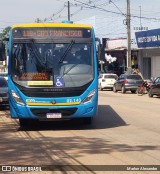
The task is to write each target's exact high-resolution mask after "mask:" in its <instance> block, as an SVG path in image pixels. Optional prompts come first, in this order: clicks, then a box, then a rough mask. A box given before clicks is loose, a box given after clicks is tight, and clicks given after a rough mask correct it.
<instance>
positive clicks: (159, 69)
mask: <svg viewBox="0 0 160 174" xmlns="http://www.w3.org/2000/svg"><path fill="white" fill-rule="evenodd" d="M151 66H152V67H151V75H152V77H158V76H160V56H153V57H152V59H151Z"/></svg>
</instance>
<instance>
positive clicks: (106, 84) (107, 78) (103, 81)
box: [98, 73, 118, 91]
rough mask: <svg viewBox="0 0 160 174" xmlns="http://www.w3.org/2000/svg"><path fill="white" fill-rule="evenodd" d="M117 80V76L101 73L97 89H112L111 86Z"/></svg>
mask: <svg viewBox="0 0 160 174" xmlns="http://www.w3.org/2000/svg"><path fill="white" fill-rule="evenodd" d="M117 79H118V76H117V74H110V73H103V74H100V75H99V78H98V87H99V89H100V90H101V91H102V90H103V89H113V84H114V83H115V81H116V80H117Z"/></svg>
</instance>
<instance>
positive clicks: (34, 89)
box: [8, 23, 98, 126]
mask: <svg viewBox="0 0 160 174" xmlns="http://www.w3.org/2000/svg"><path fill="white" fill-rule="evenodd" d="M8 56H9V62H8V65H9V66H8V88H9V103H10V114H11V118H14V119H19V122H20V126H25V125H26V124H27V123H28V121H30V120H33V119H35V120H48V121H49V120H54V119H73V118H82V119H84V120H85V122H86V123H91V121H92V118H93V117H94V116H96V114H97V105H98V72H97V71H98V68H97V62H98V61H97V54H96V38H95V34H94V30H93V28H92V26H90V25H82V24H73V23H33V24H18V25H14V26H12V28H11V31H10V36H9V42H8Z"/></svg>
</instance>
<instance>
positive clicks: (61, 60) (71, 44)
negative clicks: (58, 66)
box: [58, 40, 75, 63]
mask: <svg viewBox="0 0 160 174" xmlns="http://www.w3.org/2000/svg"><path fill="white" fill-rule="evenodd" d="M74 43H75V41H74V40H71V43H70V44H69V45H68V47H67V48H66V50H65V52H64V53H63V55H62V57H61V58H60V59H59V62H58V63H62V62H63V61H64V58H65V57H66V55H67V54H68V52H69V50H70V49H71V48H72V46H73V44H74Z"/></svg>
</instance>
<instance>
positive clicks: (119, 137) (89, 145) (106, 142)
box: [0, 91, 160, 174]
mask: <svg viewBox="0 0 160 174" xmlns="http://www.w3.org/2000/svg"><path fill="white" fill-rule="evenodd" d="M159 125H160V98H158V97H154V98H149V97H148V96H147V95H144V96H137V95H136V94H131V93H129V92H128V93H126V94H121V93H120V92H118V93H113V92H112V91H99V111H98V116H97V117H96V118H94V120H93V123H92V125H84V124H83V122H81V121H80V120H77V121H56V122H50V123H46V122H45V123H39V124H37V125H35V126H33V125H32V126H30V127H28V128H26V129H21V128H20V127H19V124H18V121H17V120H12V119H11V118H10V117H9V110H7V109H5V108H1V110H0V165H22V166H26V165H28V166H31V165H34V166H35V165H37V166H48V165H51V166H52V167H53V168H54V166H55V165H64V164H65V165H77V167H78V169H75V167H74V166H69V167H70V168H69V169H66V171H63V172H60V171H56V172H55V171H46V172H35V173H107V174H108V173H109V174H110V173H111V174H114V173H132V174H136V173H137V172H138V174H139V173H148V174H150V173H159V172H160V171H157V172H156V171H152V172H151V171H136V170H138V169H136V168H132V169H133V171H127V170H126V171H119V170H121V167H122V170H123V167H125V166H126V165H127V166H131V165H132V166H131V167H134V165H135V166H136V165H142V166H143V165H153V166H156V165H159V164H160V126H159ZM90 165H98V166H90ZM102 165H104V166H102ZM110 165H111V166H110ZM112 165H114V166H112ZM119 165H122V166H120V167H119ZM124 165H125V166H124ZM116 166H118V167H117V170H118V171H113V170H116ZM92 167H95V168H94V170H93V171H85V170H88V169H93V168H92ZM105 167H106V169H105ZM109 167H111V169H109ZM53 168H52V170H53ZM113 168H114V169H113ZM46 170H49V169H46ZM73 170H77V171H76V172H74V171H73ZM79 170H81V171H80V172H79ZM97 170H98V171H97ZM99 170H101V171H99ZM103 170H104V171H103ZM107 170H110V171H107ZM128 170H131V168H128ZM13 173H17V172H13ZM19 173H20V172H19Z"/></svg>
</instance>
